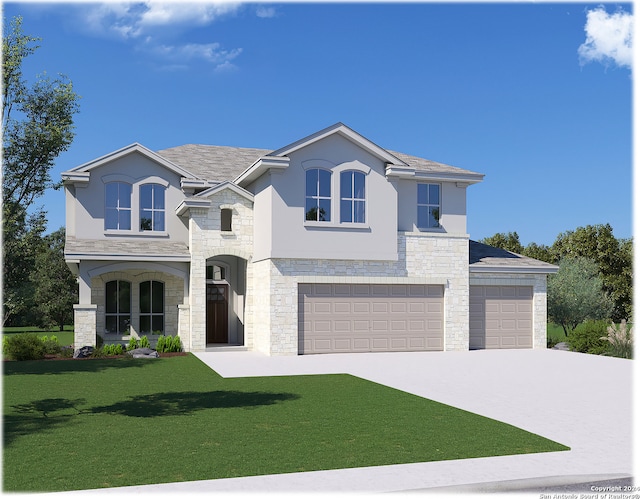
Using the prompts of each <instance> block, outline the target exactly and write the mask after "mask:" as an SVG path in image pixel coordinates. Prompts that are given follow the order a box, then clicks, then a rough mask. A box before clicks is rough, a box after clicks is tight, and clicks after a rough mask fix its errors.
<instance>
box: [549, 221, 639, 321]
mask: <svg viewBox="0 0 640 499" xmlns="http://www.w3.org/2000/svg"><path fill="white" fill-rule="evenodd" d="M551 252H552V253H553V255H554V257H555V258H556V259H557V261H560V260H561V259H563V258H567V257H573V258H576V257H584V258H588V259H590V260H592V261H594V262H596V264H597V265H598V272H599V275H600V277H601V279H602V289H603V290H604V291H605V292H606V293H607V294H609V295H610V296H611V298H612V299H613V301H614V308H613V311H612V316H611V319H612V320H613V321H615V322H620V321H621V320H622V319H629V318H630V317H631V305H632V283H633V271H632V266H633V259H632V253H633V244H632V242H631V240H625V239H621V240H618V239H616V238H615V237H614V235H613V229H612V228H611V226H610V225H609V224H605V225H587V226H586V227H578V228H577V229H576V230H573V231H567V232H563V233H562V234H560V235H558V238H557V239H556V241H555V242H554V243H553V246H551Z"/></svg>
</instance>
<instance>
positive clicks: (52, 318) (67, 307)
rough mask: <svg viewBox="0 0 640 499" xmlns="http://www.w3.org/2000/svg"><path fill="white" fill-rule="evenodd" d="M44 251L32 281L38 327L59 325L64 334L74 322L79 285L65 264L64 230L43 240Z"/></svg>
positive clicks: (36, 265) (38, 257)
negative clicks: (64, 327)
mask: <svg viewBox="0 0 640 499" xmlns="http://www.w3.org/2000/svg"><path fill="white" fill-rule="evenodd" d="M43 240H44V243H45V244H44V248H43V250H42V251H40V252H39V253H38V255H37V256H36V259H35V266H34V268H33V270H32V272H31V275H30V280H31V282H32V283H33V285H34V288H35V296H34V299H35V304H36V306H37V311H38V315H37V324H38V325H39V326H43V327H49V326H53V325H57V326H58V327H59V328H60V331H62V329H63V326H64V325H65V324H70V323H72V322H73V304H74V303H77V301H78V282H77V280H76V278H75V277H74V275H73V274H72V273H71V271H70V270H69V268H68V267H67V264H66V262H65V261H64V240H65V230H64V228H61V229H59V230H57V231H56V232H53V233H51V234H49V235H48V236H45V237H44V238H43Z"/></svg>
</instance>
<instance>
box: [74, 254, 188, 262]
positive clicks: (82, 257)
mask: <svg viewBox="0 0 640 499" xmlns="http://www.w3.org/2000/svg"><path fill="white" fill-rule="evenodd" d="M64 258H65V261H66V262H67V265H69V263H71V264H77V263H79V262H80V261H112V260H113V261H127V262H190V261H191V256H190V255H166V254H165V255H154V254H148V255H132V254H126V255H125V254H115V253H65V255H64ZM76 262H77V263H76Z"/></svg>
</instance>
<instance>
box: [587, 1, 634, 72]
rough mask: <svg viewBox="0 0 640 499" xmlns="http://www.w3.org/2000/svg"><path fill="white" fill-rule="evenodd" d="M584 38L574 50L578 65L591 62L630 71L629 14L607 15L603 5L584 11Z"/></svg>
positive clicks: (630, 22)
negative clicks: (585, 15)
mask: <svg viewBox="0 0 640 499" xmlns="http://www.w3.org/2000/svg"><path fill="white" fill-rule="evenodd" d="M584 30H585V33H586V34H587V38H586V40H585V42H584V43H583V44H582V45H580V47H579V48H578V55H579V57H580V63H581V64H586V63H589V62H592V61H596V62H601V63H604V64H609V63H610V62H613V63H614V64H616V65H618V66H622V67H628V68H631V60H632V44H633V15H632V14H630V13H629V12H625V11H622V10H618V11H616V12H614V13H613V14H608V13H607V11H606V10H605V8H604V7H603V6H599V7H597V8H595V9H593V10H590V11H588V12H587V23H586V24H585V27H584Z"/></svg>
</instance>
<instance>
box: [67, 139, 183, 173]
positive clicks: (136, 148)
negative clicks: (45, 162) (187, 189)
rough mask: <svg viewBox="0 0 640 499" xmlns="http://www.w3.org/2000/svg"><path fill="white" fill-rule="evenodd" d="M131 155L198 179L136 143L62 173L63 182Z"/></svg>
mask: <svg viewBox="0 0 640 499" xmlns="http://www.w3.org/2000/svg"><path fill="white" fill-rule="evenodd" d="M130 154H140V155H142V156H144V157H146V158H147V159H149V160H151V161H153V162H154V163H157V164H158V165H160V166H162V167H164V168H166V169H167V170H169V171H171V172H172V173H175V174H176V175H178V176H179V177H182V178H189V179H193V178H196V177H194V175H193V174H191V173H190V172H188V171H187V170H185V169H183V168H181V167H180V166H178V165H176V164H174V163H172V162H171V161H169V160H167V159H165V158H163V157H162V156H160V155H159V154H157V153H155V152H153V151H152V150H150V149H147V148H146V147H144V146H143V145H141V144H138V143H137V142H136V143H134V144H131V145H128V146H126V147H123V148H122V149H118V150H117V151H113V152H111V153H109V154H106V155H104V156H101V157H99V158H97V159H94V160H92V161H89V162H88V163H85V164H83V165H80V166H77V167H75V168H72V169H71V170H68V171H66V172H63V173H62V178H63V180H77V179H79V178H83V177H86V174H88V173H89V172H90V171H91V170H93V169H95V168H99V167H101V166H103V165H106V164H108V163H111V162H113V161H116V160H118V159H120V158H123V157H125V156H128V155H130ZM83 174H84V175H83ZM87 180H88V178H87Z"/></svg>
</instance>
